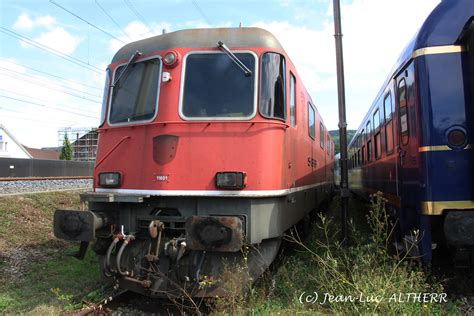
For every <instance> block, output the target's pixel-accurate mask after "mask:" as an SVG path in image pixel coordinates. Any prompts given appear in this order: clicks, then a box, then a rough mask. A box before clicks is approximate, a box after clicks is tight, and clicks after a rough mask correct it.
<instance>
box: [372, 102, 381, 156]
mask: <svg viewBox="0 0 474 316" xmlns="http://www.w3.org/2000/svg"><path fill="white" fill-rule="evenodd" d="M373 118H374V153H375V159H379V158H380V155H381V151H382V147H381V144H380V128H379V127H380V111H379V109H377V110H376V111H375V112H374V115H373Z"/></svg>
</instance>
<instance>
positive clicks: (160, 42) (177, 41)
mask: <svg viewBox="0 0 474 316" xmlns="http://www.w3.org/2000/svg"><path fill="white" fill-rule="evenodd" d="M218 41H222V42H224V43H225V44H226V45H227V46H228V47H230V48H232V47H265V48H270V49H276V50H281V51H284V49H283V47H282V46H281V44H280V42H279V41H278V40H277V39H276V37H275V36H274V35H273V34H272V33H270V32H268V31H267V30H264V29H261V28H257V27H239V28H206V29H189V30H181V31H176V32H171V33H165V34H162V35H158V36H154V37H150V38H147V39H143V40H140V41H136V42H133V43H130V44H127V45H125V46H123V47H122V48H121V49H120V50H119V51H118V52H117V53H116V54H115V56H114V58H113V59H112V62H116V61H118V60H122V59H128V58H130V56H131V55H132V54H133V53H135V52H136V51H137V50H138V51H140V52H141V53H143V54H148V53H152V52H156V51H161V50H166V49H172V48H177V47H183V48H184V47H185V48H204V47H217V42H218Z"/></svg>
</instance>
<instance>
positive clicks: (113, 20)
mask: <svg viewBox="0 0 474 316" xmlns="http://www.w3.org/2000/svg"><path fill="white" fill-rule="evenodd" d="M94 1H95V4H97V6H98V7H99V8H100V9H101V10H102V12H104V14H105V15H106V16H108V17H109V19H110V20H111V21H112V22H113V23H114V24H115V26H116V27H117V28H118V29H119V30H121V31H122V33H123V34H124V35H125V36H126V37H128V39H130V40H131V38H130V36H129V35H128V34H127V32H125V30H124V29H123V28H122V27H121V26H120V24H118V22H117V21H115V19H114V18H113V17H112V16H111V15H110V14H109V13H108V12H107V10H105V8H104V7H103V6H102V5H101V4H100V3H99V1H98V0H94Z"/></svg>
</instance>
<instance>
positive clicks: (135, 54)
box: [112, 50, 142, 87]
mask: <svg viewBox="0 0 474 316" xmlns="http://www.w3.org/2000/svg"><path fill="white" fill-rule="evenodd" d="M141 55H142V53H140V52H139V51H138V50H137V51H136V52H135V53H133V55H132V56H131V57H130V59H129V60H128V63H127V64H126V65H125V68H124V69H123V70H122V72H121V73H120V75H119V76H118V77H117V78H116V79H115V80H114V83H113V84H112V87H115V85H116V84H117V83H118V82H119V80H120V78H122V76H123V74H124V73H125V72H126V71H127V68H128V66H130V65H131V64H133V63H134V62H135V60H137V58H138V57H140V56H141Z"/></svg>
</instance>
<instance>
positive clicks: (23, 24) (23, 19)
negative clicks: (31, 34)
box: [13, 13, 34, 30]
mask: <svg viewBox="0 0 474 316" xmlns="http://www.w3.org/2000/svg"><path fill="white" fill-rule="evenodd" d="M33 25H34V22H33V20H32V19H30V16H29V15H28V14H26V13H22V14H21V15H20V16H19V17H18V19H17V20H16V21H15V24H13V28H15V29H18V30H31V29H32V28H33Z"/></svg>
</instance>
